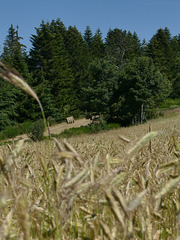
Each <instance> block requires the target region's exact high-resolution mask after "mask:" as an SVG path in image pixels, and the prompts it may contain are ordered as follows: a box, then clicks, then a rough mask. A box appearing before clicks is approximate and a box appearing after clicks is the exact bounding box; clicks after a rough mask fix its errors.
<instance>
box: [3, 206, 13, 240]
mask: <svg viewBox="0 0 180 240" xmlns="http://www.w3.org/2000/svg"><path fill="white" fill-rule="evenodd" d="M12 216H13V210H12V209H11V210H10V212H9V213H8V215H7V217H6V218H5V220H4V221H3V223H2V225H1V227H0V239H2V240H6V239H9V231H10V227H11V223H12Z"/></svg>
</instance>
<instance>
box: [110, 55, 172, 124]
mask: <svg viewBox="0 0 180 240" xmlns="http://www.w3.org/2000/svg"><path fill="white" fill-rule="evenodd" d="M170 93H171V83H170V82H169V81H168V79H166V78H165V77H164V76H163V75H162V74H161V73H160V72H159V70H158V68H157V67H156V66H155V65H154V64H153V61H152V59H150V58H148V57H139V58H137V59H134V60H133V61H132V62H131V63H128V64H126V65H124V66H123V67H122V68H121V70H120V75H119V87H118V90H117V91H116V93H115V95H114V105H115V107H116V109H114V108H112V112H113V115H114V116H116V117H117V118H119V120H120V122H121V121H122V122H123V123H124V124H125V125H126V124H130V123H131V121H132V120H133V119H134V118H138V119H139V122H140V115H141V113H142V112H141V111H142V107H143V111H144V114H146V116H144V117H145V118H147V117H148V112H151V109H153V108H155V107H157V106H158V105H159V104H160V103H161V102H163V101H164V100H165V99H166V98H167V97H168V96H169V94H170ZM120 97H121V99H123V100H122V101H121V102H122V104H120V107H119V108H118V107H117V106H118V104H119V98H120ZM114 105H113V107H114Z"/></svg>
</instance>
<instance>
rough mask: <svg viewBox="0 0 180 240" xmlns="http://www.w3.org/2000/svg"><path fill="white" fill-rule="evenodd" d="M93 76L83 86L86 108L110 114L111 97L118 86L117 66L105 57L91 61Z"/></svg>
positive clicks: (98, 112)
mask: <svg viewBox="0 0 180 240" xmlns="http://www.w3.org/2000/svg"><path fill="white" fill-rule="evenodd" d="M89 71H90V72H91V78H90V79H89V80H88V81H87V82H86V85H85V87H84V88H83V99H84V109H85V110H87V111H88V112H96V113H97V114H100V113H103V114H104V115H105V114H106V115H108V114H110V105H111V99H112V96H113V93H114V90H115V89H116V88H117V73H118V71H117V68H116V66H115V64H113V63H111V62H109V61H108V60H106V59H105V58H101V59H95V60H94V61H92V62H91V64H90V67H89Z"/></svg>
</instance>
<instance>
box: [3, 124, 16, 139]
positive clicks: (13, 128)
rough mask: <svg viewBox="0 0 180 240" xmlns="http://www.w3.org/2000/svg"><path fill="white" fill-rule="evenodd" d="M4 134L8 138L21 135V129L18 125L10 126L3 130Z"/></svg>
mask: <svg viewBox="0 0 180 240" xmlns="http://www.w3.org/2000/svg"><path fill="white" fill-rule="evenodd" d="M3 134H4V135H5V136H6V138H14V137H16V136H18V135H19V130H18V128H17V126H9V127H7V128H6V129H5V130H4V131H3Z"/></svg>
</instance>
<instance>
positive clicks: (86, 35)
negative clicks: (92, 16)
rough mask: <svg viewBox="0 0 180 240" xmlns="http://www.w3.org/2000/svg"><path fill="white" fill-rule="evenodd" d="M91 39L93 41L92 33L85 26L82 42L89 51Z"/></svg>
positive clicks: (88, 27)
mask: <svg viewBox="0 0 180 240" xmlns="http://www.w3.org/2000/svg"><path fill="white" fill-rule="evenodd" d="M92 39H93V33H92V31H91V28H90V26H87V27H86V29H85V32H84V40H85V42H86V44H87V45H88V47H89V49H91V47H92V46H91V44H92Z"/></svg>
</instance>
